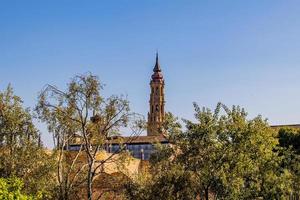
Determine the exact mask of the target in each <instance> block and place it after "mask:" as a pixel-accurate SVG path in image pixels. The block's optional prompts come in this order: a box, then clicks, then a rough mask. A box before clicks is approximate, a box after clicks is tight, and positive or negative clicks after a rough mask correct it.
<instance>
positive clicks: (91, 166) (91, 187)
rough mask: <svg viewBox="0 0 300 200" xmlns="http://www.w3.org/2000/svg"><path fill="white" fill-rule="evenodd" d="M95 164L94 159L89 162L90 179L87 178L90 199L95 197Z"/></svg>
mask: <svg viewBox="0 0 300 200" xmlns="http://www.w3.org/2000/svg"><path fill="white" fill-rule="evenodd" d="M93 166H94V161H93V160H91V161H90V164H89V170H88V180H87V195H88V200H92V197H93V172H92V171H93Z"/></svg>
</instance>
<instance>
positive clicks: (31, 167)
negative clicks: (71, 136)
mask: <svg viewBox="0 0 300 200" xmlns="http://www.w3.org/2000/svg"><path fill="white" fill-rule="evenodd" d="M52 161H53V158H52V157H51V154H49V153H47V152H46V151H45V149H44V148H43V147H42V144H41V142H40V139H39V132H38V130H37V129H36V128H35V126H34V124H33V122H32V117H31V114H30V110H29V109H28V108H27V109H24V108H23V106H22V100H21V98H20V97H18V96H16V95H14V93H13V89H12V87H11V86H10V85H9V86H8V87H7V89H6V90H5V91H4V92H0V176H1V177H5V178H8V177H11V176H16V177H18V178H20V179H21V180H22V181H23V182H24V183H25V184H26V188H24V191H25V192H26V193H29V194H37V193H43V195H44V198H45V199H46V198H48V197H49V196H50V194H51V189H52V188H51V186H53V185H54V184H55V183H54V177H53V176H52V171H53V164H54V163H53V162H52Z"/></svg>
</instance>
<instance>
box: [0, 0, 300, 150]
mask: <svg viewBox="0 0 300 200" xmlns="http://www.w3.org/2000/svg"><path fill="white" fill-rule="evenodd" d="M156 49H158V50H159V55H160V63H161V66H162V69H163V73H164V76H165V82H166V101H167V102H166V109H167V110H168V111H171V112H173V113H174V114H176V115H178V116H180V117H183V118H188V119H191V118H192V117H193V107H192V102H193V101H195V102H198V103H199V105H201V106H208V107H213V106H215V105H216V103H217V102H218V101H221V102H223V103H225V104H227V105H233V104H235V105H241V106H243V107H245V108H246V110H247V111H248V113H249V115H250V117H253V116H256V115H258V114H262V115H263V116H264V117H266V118H268V119H269V122H270V123H271V124H289V123H300V93H299V92H300V1H297V0H295V1H289V0H284V1H283V0H278V1H277V0H269V1H268V0H251V1H250V0H249V1H244V0H240V1H238V0H226V1H213V0H206V1H204V0H203V1H202V0H195V1H190V0H181V1H178V0H169V1H168V0H164V1H162V0H148V1H146V0H144V1H141V0H118V1H117V0H115V1H113V0H107V1H99V0H97V1H96V0H95V1H82V0H78V1H75V0H69V1H63V0H57V1H55V0H48V1H46V0H45V1H41V0H36V1H30V0H26V1H17V0H0V89H1V90H3V89H4V88H5V87H6V86H7V84H8V83H11V84H12V85H13V87H14V88H15V92H16V94H17V95H19V96H21V97H22V98H23V100H24V104H25V106H28V107H34V105H35V104H36V101H37V94H38V92H39V91H40V90H41V89H42V88H43V86H44V85H45V84H47V83H50V84H54V85H57V86H58V87H61V88H64V87H65V84H66V83H67V82H68V81H69V80H70V78H71V77H73V76H74V75H76V74H82V73H86V72H92V73H94V74H96V75H98V76H99V77H100V79H101V81H102V82H103V83H105V84H106V87H105V91H104V94H105V95H106V96H107V95H111V94H127V95H128V98H129V100H130V102H131V107H132V110H134V111H136V112H139V113H141V114H144V115H145V116H146V113H147V111H148V100H149V92H150V89H149V81H150V76H151V73H152V71H151V70H152V68H153V65H154V61H155V51H156ZM38 126H39V127H40V128H41V130H42V132H43V140H44V143H45V144H46V145H51V143H52V141H51V136H50V135H49V134H47V133H46V131H45V128H44V127H43V126H42V125H38Z"/></svg>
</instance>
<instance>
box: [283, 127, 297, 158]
mask: <svg viewBox="0 0 300 200" xmlns="http://www.w3.org/2000/svg"><path fill="white" fill-rule="evenodd" d="M278 138H279V144H280V146H281V147H286V148H289V147H291V148H292V149H293V150H294V151H295V152H296V153H297V154H300V130H299V129H293V128H281V129H279V131H278Z"/></svg>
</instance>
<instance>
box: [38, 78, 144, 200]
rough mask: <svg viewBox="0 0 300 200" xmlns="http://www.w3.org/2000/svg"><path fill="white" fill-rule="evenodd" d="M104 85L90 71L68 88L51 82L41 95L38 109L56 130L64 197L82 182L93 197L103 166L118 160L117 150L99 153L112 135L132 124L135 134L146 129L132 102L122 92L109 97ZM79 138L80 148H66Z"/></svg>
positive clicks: (50, 127) (61, 188)
mask: <svg viewBox="0 0 300 200" xmlns="http://www.w3.org/2000/svg"><path fill="white" fill-rule="evenodd" d="M102 89H103V86H102V85H101V84H100V81H99V79H98V78H97V77H96V76H94V75H92V74H87V75H78V76H75V77H74V78H73V79H72V81H71V82H70V83H69V84H68V88H67V90H66V91H62V90H59V89H58V88H57V87H54V86H52V85H47V87H46V88H45V89H44V90H43V91H42V92H41V94H40V96H39V102H38V105H37V107H36V111H37V113H38V116H39V118H40V119H41V120H42V121H44V122H46V123H47V124H48V129H49V132H51V133H53V135H54V139H55V146H56V150H57V152H58V169H57V174H58V181H59V185H60V194H61V196H60V198H61V199H69V196H70V192H71V191H72V190H74V189H75V187H77V186H80V185H82V184H85V186H86V191H87V199H89V200H90V199H92V198H93V181H94V179H95V177H97V176H98V175H99V174H101V173H102V171H101V168H102V166H103V165H104V164H105V163H107V162H116V160H115V158H116V157H115V153H114V154H112V155H111V156H109V157H108V158H107V159H105V160H97V155H98V153H99V152H100V151H103V150H104V149H105V146H106V145H107V142H108V140H109V139H110V138H111V137H112V136H116V135H119V134H120V130H121V128H124V127H127V126H129V127H130V128H131V129H130V130H131V131H132V135H131V136H134V135H137V134H139V133H140V131H141V130H142V126H141V125H140V123H139V122H141V119H140V118H139V116H138V115H137V114H135V113H132V112H130V109H129V102H128V101H127V100H126V99H124V98H123V97H122V96H121V97H119V96H111V97H109V98H107V99H105V98H104V97H103V96H102V95H101V93H100V92H101V91H102ZM76 138H77V139H78V138H79V140H78V141H77V142H78V147H79V148H78V151H76V152H75V153H74V152H73V153H72V152H67V151H65V150H66V149H67V148H68V145H69V144H70V143H72V141H73V140H74V139H76ZM120 146H122V145H120ZM122 150H124V148H120V151H119V152H121V151H122ZM119 152H118V153H119ZM71 154H72V155H71ZM80 157H84V158H85V159H84V160H82V159H80Z"/></svg>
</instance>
